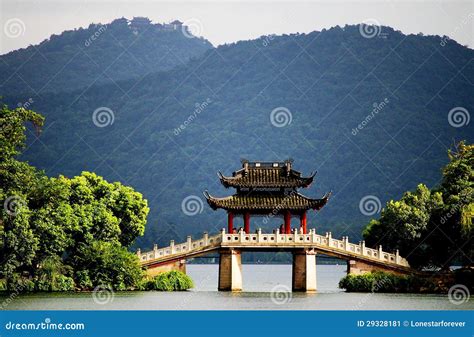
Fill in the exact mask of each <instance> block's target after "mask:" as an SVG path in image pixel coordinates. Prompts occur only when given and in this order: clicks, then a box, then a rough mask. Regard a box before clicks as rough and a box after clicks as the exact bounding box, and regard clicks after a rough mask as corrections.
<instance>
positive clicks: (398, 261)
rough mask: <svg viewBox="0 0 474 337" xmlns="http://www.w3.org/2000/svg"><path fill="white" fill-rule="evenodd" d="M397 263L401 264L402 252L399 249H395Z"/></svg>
mask: <svg viewBox="0 0 474 337" xmlns="http://www.w3.org/2000/svg"><path fill="white" fill-rule="evenodd" d="M395 263H396V264H400V253H399V251H398V249H397V250H396V251H395Z"/></svg>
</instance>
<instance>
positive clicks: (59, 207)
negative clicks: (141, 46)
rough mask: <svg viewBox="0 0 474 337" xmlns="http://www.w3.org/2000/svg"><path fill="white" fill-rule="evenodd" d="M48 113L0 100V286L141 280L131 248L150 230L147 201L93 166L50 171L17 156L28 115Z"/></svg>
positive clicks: (62, 287) (37, 123)
mask: <svg viewBox="0 0 474 337" xmlns="http://www.w3.org/2000/svg"><path fill="white" fill-rule="evenodd" d="M26 122H31V123H32V124H33V125H34V127H35V128H36V131H37V132H40V130H41V127H42V126H43V122H44V118H43V117H42V116H41V115H39V114H37V113H35V112H34V111H31V110H26V109H24V108H21V107H20V108H16V109H9V108H8V107H7V106H6V105H1V106H0V200H2V206H3V207H2V208H1V218H0V253H1V267H0V290H6V291H19V292H21V291H71V290H91V289H93V288H94V287H96V286H98V285H107V286H109V287H111V288H113V289H115V290H128V289H137V288H140V287H141V285H142V283H143V282H144V273H143V271H142V269H141V267H140V265H139V261H138V257H137V256H136V254H133V253H131V252H129V251H128V250H127V247H129V246H130V245H131V244H132V243H133V241H134V240H135V239H136V238H137V237H138V236H140V235H143V233H144V230H145V224H146V218H147V214H148V211H149V209H148V206H147V201H146V200H144V199H143V197H142V195H141V194H140V193H138V192H136V191H134V190H133V189H132V188H130V187H127V186H124V185H122V184H120V183H118V182H115V183H109V182H107V181H106V180H104V179H103V178H102V177H100V176H97V175H96V174H94V173H91V172H83V173H82V174H81V175H79V176H75V177H72V178H69V177H65V176H59V177H54V178H51V177H47V176H46V175H45V174H44V173H43V172H42V171H39V170H37V169H36V168H35V167H33V166H31V165H29V164H28V163H26V162H24V161H20V160H18V159H17V157H18V155H19V154H20V150H21V149H22V148H24V147H25V138H26V137H25V132H26V127H25V123H26Z"/></svg>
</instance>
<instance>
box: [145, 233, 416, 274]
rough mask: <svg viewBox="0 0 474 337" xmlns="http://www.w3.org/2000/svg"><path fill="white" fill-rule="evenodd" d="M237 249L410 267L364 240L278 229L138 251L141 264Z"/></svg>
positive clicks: (229, 234) (402, 259) (400, 259)
mask: <svg viewBox="0 0 474 337" xmlns="http://www.w3.org/2000/svg"><path fill="white" fill-rule="evenodd" d="M221 246H222V247H234V246H241V247H245V246H255V247H279V246H280V247H282V248H283V247H289V248H292V247H295V248H298V247H300V248H306V247H308V248H318V246H319V247H321V249H322V250H324V249H331V250H333V251H335V252H337V253H339V254H341V255H347V256H348V257H350V256H351V255H360V256H363V259H367V260H374V259H376V260H380V261H382V262H384V263H389V264H397V265H400V266H404V267H409V264H408V262H407V260H406V259H404V258H402V257H400V255H399V253H398V250H397V251H396V252H395V253H394V254H392V253H387V252H384V251H383V250H382V246H379V247H378V249H372V248H367V247H365V242H364V241H361V242H360V243H359V244H353V243H350V242H349V238H348V237H347V236H346V237H343V238H342V240H337V239H334V238H332V234H331V233H326V235H319V234H316V232H315V231H314V230H310V232H309V233H308V234H301V233H297V232H295V233H293V234H281V233H279V231H278V230H276V232H275V233H273V234H264V233H262V231H261V230H260V229H259V230H258V231H257V233H255V234H246V233H243V232H240V233H238V234H231V233H226V232H225V230H222V231H221V233H220V234H217V235H214V236H209V235H208V234H207V233H204V236H203V238H202V239H199V240H195V241H193V240H192V239H191V237H190V236H188V238H187V240H186V242H184V243H181V244H175V243H174V241H171V242H170V246H169V247H165V248H160V249H158V248H157V247H156V245H155V247H154V248H155V249H153V250H152V251H149V252H146V253H142V252H141V251H140V250H138V251H137V255H138V256H139V258H140V261H141V262H147V261H151V260H156V259H162V258H165V257H168V256H171V255H186V254H187V253H193V252H197V251H200V250H203V249H206V248H212V247H216V248H217V247H221Z"/></svg>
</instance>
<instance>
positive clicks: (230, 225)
mask: <svg viewBox="0 0 474 337" xmlns="http://www.w3.org/2000/svg"><path fill="white" fill-rule="evenodd" d="M227 231H228V232H229V233H230V234H232V233H233V232H234V213H232V212H228V213H227Z"/></svg>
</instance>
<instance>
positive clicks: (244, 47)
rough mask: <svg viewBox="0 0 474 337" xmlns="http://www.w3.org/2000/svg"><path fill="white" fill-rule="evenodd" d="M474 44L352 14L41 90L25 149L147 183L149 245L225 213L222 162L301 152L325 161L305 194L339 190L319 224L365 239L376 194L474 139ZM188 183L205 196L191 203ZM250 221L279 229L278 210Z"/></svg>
mask: <svg viewBox="0 0 474 337" xmlns="http://www.w3.org/2000/svg"><path fill="white" fill-rule="evenodd" d="M104 40H105V39H104ZM441 42H443V43H441ZM103 43H106V42H103ZM148 43H151V44H154V43H157V42H156V41H148ZM473 57H474V51H473V50H471V49H468V48H466V47H463V46H461V45H459V44H457V43H456V42H455V41H451V40H446V39H444V40H443V39H442V38H441V37H433V36H431V37H426V36H421V35H404V34H402V33H400V32H398V31H395V30H393V29H391V28H389V27H381V28H380V31H379V34H377V35H375V36H371V37H367V36H364V34H361V31H360V29H359V26H346V27H344V28H341V27H335V28H332V29H329V30H325V31H322V32H312V33H309V34H293V35H283V36H266V37H262V38H260V39H256V40H251V41H241V42H238V43H234V44H230V45H223V46H220V47H218V48H213V49H210V50H208V51H207V52H206V53H205V54H203V55H202V56H201V57H199V58H193V59H191V60H190V61H189V62H188V63H186V64H185V65H180V66H177V67H175V68H173V69H171V70H169V71H166V72H160V73H151V74H148V75H146V76H145V77H144V78H143V79H142V80H141V81H140V84H139V85H135V86H134V80H129V81H127V80H125V81H121V82H119V83H118V84H119V85H116V84H106V85H98V84H96V85H94V86H92V87H90V88H87V89H83V88H80V89H78V90H75V91H71V92H68V93H52V94H49V95H45V96H42V97H41V98H39V97H38V98H37V99H36V98H35V100H34V103H33V104H32V106H31V108H32V109H34V110H36V111H38V112H40V113H42V114H44V115H45V116H46V124H45V128H44V131H43V133H42V134H41V136H40V137H39V138H36V137H35V136H34V135H33V133H31V137H30V139H29V147H28V149H27V150H26V152H25V156H24V158H25V159H27V160H29V161H30V163H31V164H33V165H36V166H37V167H40V168H43V169H45V170H46V173H47V174H48V175H57V174H65V175H67V176H73V175H77V174H80V172H81V171H83V170H90V171H94V172H96V173H97V174H99V175H102V176H104V177H105V178H106V179H107V180H110V181H117V180H118V181H121V182H122V183H123V184H126V185H131V186H133V187H134V189H135V190H137V191H140V192H142V193H143V194H144V196H145V197H146V198H147V199H148V201H149V206H150V215H149V221H148V225H147V231H146V234H145V236H144V237H143V238H142V239H141V240H140V241H139V242H138V243H137V245H139V246H141V247H142V248H145V247H150V246H151V245H152V243H153V242H158V243H159V244H160V245H163V244H164V243H165V242H166V241H167V240H170V239H176V240H178V239H185V236H186V235H187V234H194V235H198V233H199V234H200V233H201V232H202V231H205V230H208V231H211V232H215V231H217V230H218V229H220V228H222V227H225V223H226V216H225V214H224V213H223V212H222V211H219V212H214V211H212V210H211V209H210V208H209V207H208V206H207V204H206V201H205V198H204V196H203V195H202V191H204V190H205V189H208V190H209V192H210V193H211V194H212V195H215V196H226V195H229V194H231V193H233V191H232V190H230V189H229V190H226V189H225V188H224V187H222V186H221V185H220V183H219V179H218V177H217V175H216V172H217V171H218V170H221V171H223V173H224V174H227V175H229V174H231V172H232V171H233V170H235V169H238V168H239V167H240V159H241V158H247V159H249V160H267V161H274V160H283V159H286V158H289V157H291V158H293V159H294V168H295V169H297V170H301V171H302V172H303V173H304V174H309V173H310V171H312V170H317V171H318V174H317V176H316V179H315V182H314V183H313V185H312V186H311V187H310V188H309V189H308V190H303V191H302V192H303V193H304V194H307V195H309V196H311V197H319V196H321V195H322V194H323V193H325V192H327V191H329V190H332V191H333V197H332V198H331V199H330V201H329V203H328V204H327V205H326V206H325V207H324V208H323V209H322V210H321V211H320V212H319V214H315V213H314V212H312V213H311V214H310V215H309V218H308V223H309V225H310V226H309V227H311V228H312V227H316V229H317V231H319V232H324V231H326V230H332V231H333V232H335V235H337V236H340V235H348V236H350V237H351V241H353V240H354V241H355V240H356V239H357V238H360V237H361V229H362V227H363V226H365V225H366V223H367V222H368V220H369V219H370V218H371V217H377V212H376V211H377V210H379V208H378V205H377V199H379V200H380V201H381V204H382V205H383V204H384V203H385V202H386V201H387V200H389V199H392V198H399V197H400V196H401V194H402V193H403V192H404V191H406V190H410V189H415V188H416V186H417V184H418V183H420V182H423V183H425V184H427V185H428V186H433V185H435V184H437V183H438V182H439V179H440V178H441V173H440V168H441V167H442V166H443V165H444V164H445V163H446V162H447V160H448V159H447V156H446V149H447V148H448V147H450V146H451V145H452V143H453V141H455V140H460V139H466V140H468V141H470V142H472V141H473V128H472V123H471V124H469V123H468V121H467V120H466V118H467V117H469V111H471V112H472V111H474V96H473V95H472V93H473V89H474V86H473V83H474V62H472V60H473ZM18 85H22V84H21V83H18ZM64 85H65V86H66V84H64ZM67 85H68V86H69V85H70V87H71V88H75V87H77V83H75V81H74V80H70V81H69V82H68V84H67ZM122 86H123V87H129V88H132V89H131V90H130V91H129V92H128V93H127V94H124V92H123V91H122V90H121V88H120V87H122ZM27 98H28V97H27V96H9V97H7V101H9V102H12V103H15V104H16V103H17V102H23V101H25V100H26V99H27ZM454 108H456V109H454ZM275 109H276V110H275ZM453 109H454V110H453ZM94 112H95V114H94ZM466 112H467V113H466ZM99 114H100V115H101V116H102V117H103V118H104V119H102V120H100V121H99V120H97V117H98V115H99ZM106 117H109V119H107V118H106ZM454 117H456V118H454ZM459 117H461V119H459ZM463 117H464V119H462V118H463ZM97 125H99V126H100V127H98V126H97ZM191 195H194V196H196V197H198V198H199V200H197V199H196V200H197V202H196V204H195V205H197V210H196V211H193V210H192V209H191V210H189V209H188V210H187V211H186V212H183V210H182V206H183V200H185V198H187V197H188V196H191ZM366 196H373V197H371V199H372V200H375V204H373V205H375V210H374V211H372V210H371V209H370V207H369V206H370V203H369V204H365V205H363V206H367V207H366V209H363V211H361V209H360V206H361V205H360V202H361V200H366V198H365V199H364V197H366ZM186 200H188V199H186ZM188 206H189V205H188ZM239 221H240V222H239ZM252 221H253V222H252V228H256V227H262V228H264V229H265V230H271V228H273V227H275V226H276V225H278V224H279V222H280V221H281V220H279V219H271V221H269V222H268V223H264V222H263V221H262V219H253V220H252ZM294 221H295V224H296V221H297V220H296V219H295V220H294ZM236 225H237V226H240V225H241V220H236Z"/></svg>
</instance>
